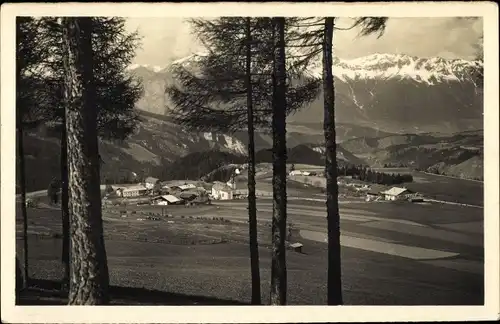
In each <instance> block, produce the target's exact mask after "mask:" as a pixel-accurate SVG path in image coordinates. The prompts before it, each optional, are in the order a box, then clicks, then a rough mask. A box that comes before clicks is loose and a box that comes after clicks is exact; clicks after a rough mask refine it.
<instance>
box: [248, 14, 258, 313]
mask: <svg viewBox="0 0 500 324" xmlns="http://www.w3.org/2000/svg"><path fill="white" fill-rule="evenodd" d="M246 40H247V44H246V50H247V52H246V82H247V110H248V114H247V119H248V121H247V122H248V232H249V237H250V270H251V274H252V305H259V304H261V299H260V269H259V243H258V241H257V205H256V198H255V139H254V126H253V119H254V117H253V90H252V74H251V73H252V71H251V63H252V62H251V58H252V54H251V53H252V52H251V41H252V40H251V32H250V18H247V20H246Z"/></svg>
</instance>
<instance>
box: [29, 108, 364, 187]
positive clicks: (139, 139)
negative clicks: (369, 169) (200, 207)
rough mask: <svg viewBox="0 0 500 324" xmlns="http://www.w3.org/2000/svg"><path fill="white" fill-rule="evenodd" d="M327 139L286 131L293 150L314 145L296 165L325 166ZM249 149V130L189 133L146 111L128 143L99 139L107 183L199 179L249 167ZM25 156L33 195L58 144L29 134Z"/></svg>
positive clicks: (51, 169)
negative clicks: (227, 167) (322, 147)
mask: <svg viewBox="0 0 500 324" xmlns="http://www.w3.org/2000/svg"><path fill="white" fill-rule="evenodd" d="M291 128H292V129H293V127H291ZM322 139H323V135H322V134H311V133H299V132H296V131H295V132H294V131H291V132H288V133H287V140H288V143H287V145H288V147H289V148H294V147H297V146H300V145H302V144H304V143H308V145H310V147H311V148H308V149H307V150H306V151H301V153H297V154H295V155H294V156H295V158H294V159H295V160H296V161H297V163H308V162H307V161H309V160H311V161H314V162H319V161H321V163H323V160H322V155H321V154H319V153H318V152H314V151H313V150H312V147H316V146H318V145H319V144H320V143H321V142H322ZM255 142H256V151H257V152H258V151H261V150H266V149H269V148H270V147H272V136H271V135H270V134H266V133H257V134H256V136H255ZM299 149H300V147H299ZM299 149H297V150H296V151H299ZM339 150H340V149H339ZM246 151H247V135H246V132H239V133H236V134H232V135H226V134H220V133H215V132H202V133H196V132H188V131H187V130H186V129H184V128H182V127H180V126H178V125H176V124H174V123H173V122H172V121H171V120H170V118H169V117H167V116H161V115H155V114H151V113H147V112H142V113H141V121H140V122H139V124H138V127H137V131H136V132H135V133H134V134H132V135H131V136H130V138H128V139H127V140H126V141H124V142H113V141H103V140H102V141H100V143H99V152H100V154H101V158H102V161H103V164H102V165H101V177H102V181H106V182H115V183H119V182H127V181H132V180H133V179H135V178H142V177H144V176H147V175H151V176H156V177H159V178H165V179H175V178H179V179H183V178H186V179H193V178H199V177H200V176H202V175H205V174H207V173H209V172H210V171H212V170H214V169H216V168H217V167H219V166H220V165H221V164H229V163H244V162H245V161H246V158H245V155H246ZM200 152H201V153H200ZM342 152H343V156H341V157H339V159H342V160H346V159H353V161H358V160H359V159H358V158H356V157H355V156H353V155H352V154H350V153H349V152H347V151H342ZM25 154H26V170H27V174H26V176H27V189H28V191H33V190H42V189H46V188H47V186H48V184H49V183H50V181H51V180H52V179H53V178H55V177H56V178H58V177H59V165H60V160H59V159H60V145H59V140H58V139H57V138H55V137H54V135H53V134H50V133H49V132H48V131H47V130H46V129H45V128H43V127H41V128H39V129H38V130H36V131H33V132H30V133H29V134H27V135H26V136H25ZM182 157H184V158H183V159H180V158H182ZM266 161H267V160H266ZM134 174H135V175H136V176H134Z"/></svg>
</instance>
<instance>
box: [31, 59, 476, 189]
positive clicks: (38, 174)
mask: <svg viewBox="0 0 500 324" xmlns="http://www.w3.org/2000/svg"><path fill="white" fill-rule="evenodd" d="M197 58H198V56H196V55H193V56H190V57H186V58H184V59H182V60H178V61H176V62H174V63H172V64H171V65H169V66H167V67H151V66H138V65H136V66H131V67H130V72H131V73H132V74H134V75H136V76H138V77H139V78H140V79H142V81H143V84H144V86H145V92H144V96H143V97H142V98H141V99H140V101H139V102H138V104H137V108H138V109H139V111H140V112H141V113H140V115H141V119H142V120H141V122H140V123H139V125H138V129H137V132H136V133H135V134H133V135H132V136H131V137H130V138H129V139H127V140H126V141H125V142H110V141H102V142H101V143H100V154H101V156H102V159H103V161H104V164H103V165H102V167H101V176H102V177H103V180H104V179H108V180H110V179H115V180H116V181H120V179H121V178H123V177H127V176H128V175H130V174H131V173H137V174H139V175H153V176H157V177H161V176H163V175H168V176H172V177H174V176H181V177H182V174H183V173H182V172H181V171H177V170H178V169H179V168H181V167H183V166H185V167H186V170H190V171H189V172H190V173H192V174H195V173H197V172H200V174H203V173H208V172H209V171H208V169H210V168H211V167H212V164H207V166H206V168H207V170H205V169H203V170H202V168H200V170H199V171H198V170H197V169H196V168H197V167H198V166H197V165H196V164H193V165H190V166H187V165H186V163H187V162H186V161H188V162H189V163H191V162H193V161H198V160H200V159H201V160H210V161H212V162H213V163H215V164H216V165H217V166H218V165H220V164H221V163H223V162H224V161H225V160H227V161H225V163H228V164H230V163H241V162H242V161H244V160H245V155H246V150H247V135H246V132H237V133H235V134H222V133H216V132H189V131H187V130H186V129H183V128H182V127H181V126H179V125H176V124H175V123H173V122H172V120H171V118H170V117H169V109H170V108H171V107H168V105H167V103H168V102H169V101H168V98H167V97H166V96H165V94H164V91H165V87H166V85H167V84H171V82H173V81H174V80H173V75H172V73H171V72H170V71H171V69H172V66H175V65H179V64H182V65H185V66H187V67H189V68H196V62H197ZM480 66H481V65H480V63H479V62H474V61H465V60H444V59H439V58H431V59H419V58H415V57H410V56H405V55H390V54H377V55H371V56H367V57H364V58H359V59H355V60H340V59H336V60H335V62H334V72H335V76H336V79H335V80H336V82H335V86H336V88H335V90H336V101H335V102H336V106H335V107H336V120H337V124H336V133H337V143H339V145H338V154H337V160H338V161H339V163H351V164H367V165H370V166H383V165H384V164H401V163H402V164H407V165H409V166H412V167H414V168H418V169H422V170H428V171H432V172H439V173H445V174H448V175H452V176H461V177H466V178H482V174H483V144H482V143H483V134H482V131H481V129H482V123H483V122H482V118H483V116H482V110H483V109H482V103H483V98H482V90H481V88H480V87H478V86H476V84H475V82H474V80H475V79H474V78H473V76H474V73H475V71H476V69H478V68H479V67H480ZM318 69H319V65H316V66H312V67H311V70H310V71H308V73H310V74H311V75H317V73H319V70H318ZM322 100H323V99H322V96H320V97H319V98H318V99H317V100H315V101H314V102H312V103H311V104H310V105H308V106H307V107H305V108H304V109H303V110H302V111H300V112H298V113H296V114H294V115H292V116H289V118H288V124H287V146H288V148H289V149H290V151H289V156H290V160H289V161H290V162H293V163H310V164H320V165H322V163H323V161H324V159H323V150H324V143H323V142H324V135H323V125H322V119H323V102H322ZM255 144H256V151H257V152H258V154H259V159H260V160H261V161H262V162H267V161H268V160H269V157H270V155H269V154H270V151H269V149H270V148H271V147H272V136H271V135H270V134H267V133H264V132H258V133H257V134H256V136H255ZM59 149H60V146H59V142H58V140H57V139H55V138H54V137H53V136H51V135H50V134H48V133H47V131H46V130H44V129H43V128H40V129H38V130H36V131H33V132H31V133H30V134H28V135H27V136H26V140H25V152H26V167H27V186H28V190H40V189H45V188H47V185H48V184H49V182H50V181H51V179H52V178H54V177H58V176H59ZM196 152H205V153H203V154H202V155H199V156H193V157H192V158H188V159H187V160H180V159H181V158H183V157H186V156H189V155H190V154H193V153H196ZM200 156H201V157H202V158H200ZM176 161H177V162H176ZM183 161H184V162H186V163H184V162H183ZM212 162H211V163H212ZM193 163H194V162H193ZM196 163H199V162H196ZM191 164H192V163H191ZM166 169H169V171H165V170H166ZM179 172H180V173H179ZM186 172H187V171H186Z"/></svg>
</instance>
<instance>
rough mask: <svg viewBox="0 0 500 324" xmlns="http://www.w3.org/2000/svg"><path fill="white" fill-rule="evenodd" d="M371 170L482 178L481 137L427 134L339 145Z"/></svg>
mask: <svg viewBox="0 0 500 324" xmlns="http://www.w3.org/2000/svg"><path fill="white" fill-rule="evenodd" d="M342 146H343V147H344V148H346V149H347V150H348V151H349V152H352V153H353V154H355V155H356V156H358V157H360V158H362V159H364V160H365V161H366V162H367V163H368V164H370V165H371V166H378V167H380V166H383V165H384V164H395V165H398V164H405V165H408V166H411V167H413V168H416V169H420V170H424V171H428V172H432V173H439V174H445V175H450V176H456V177H463V178H469V179H482V178H483V159H484V156H483V134H482V132H481V131H474V132H463V133H458V134H454V135H451V136H446V137H444V136H440V137H436V136H431V135H428V134H424V135H416V134H407V135H391V136H385V137H378V138H357V139H352V140H348V141H346V142H344V143H342Z"/></svg>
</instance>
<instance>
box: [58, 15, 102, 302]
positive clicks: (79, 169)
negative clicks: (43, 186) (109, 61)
mask: <svg viewBox="0 0 500 324" xmlns="http://www.w3.org/2000/svg"><path fill="white" fill-rule="evenodd" d="M61 22H62V31H63V33H62V45H63V47H62V49H63V50H62V54H63V55H62V58H63V66H64V70H63V77H64V79H63V80H64V87H63V93H64V103H65V111H66V114H65V116H66V118H65V121H66V133H67V141H68V166H69V182H68V187H69V188H70V190H69V205H70V208H69V216H70V219H71V222H70V233H71V235H70V237H71V269H70V290H69V304H70V305H101V304H107V303H108V302H109V295H108V289H109V273H108V266H107V258H106V249H105V246H104V233H103V224H102V215H101V195H100V179H99V149H98V141H97V120H98V117H97V116H98V111H97V109H96V98H97V89H96V79H94V72H93V66H94V62H93V57H94V53H93V49H92V31H93V21H92V18H89V17H83V18H73V17H71V18H62V20H61Z"/></svg>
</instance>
